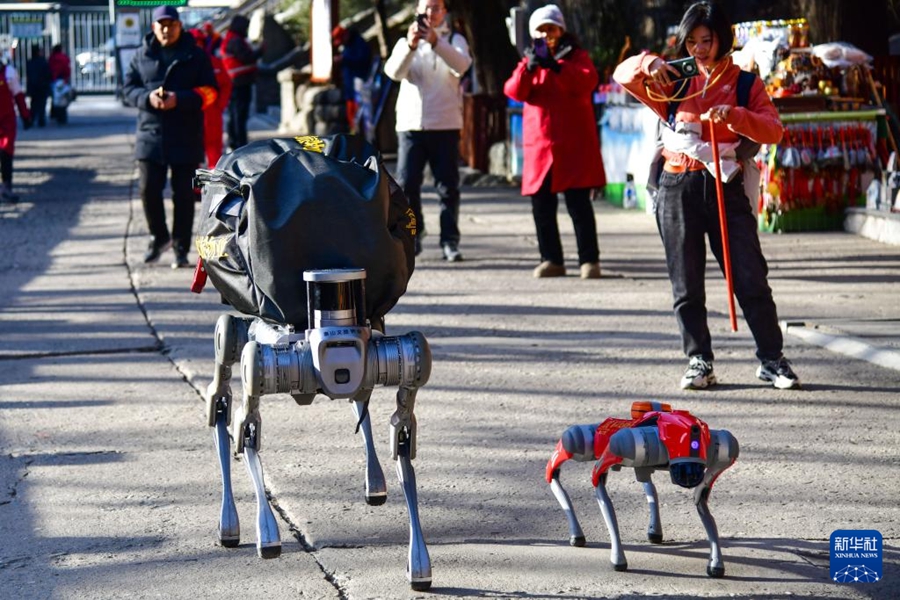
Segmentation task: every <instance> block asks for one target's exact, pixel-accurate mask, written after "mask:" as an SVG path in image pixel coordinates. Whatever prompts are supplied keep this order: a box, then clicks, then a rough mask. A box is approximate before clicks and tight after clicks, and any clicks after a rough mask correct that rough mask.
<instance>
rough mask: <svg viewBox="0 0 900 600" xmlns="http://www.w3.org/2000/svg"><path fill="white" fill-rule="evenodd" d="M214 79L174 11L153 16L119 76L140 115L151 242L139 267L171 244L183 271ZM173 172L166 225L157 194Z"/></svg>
mask: <svg viewBox="0 0 900 600" xmlns="http://www.w3.org/2000/svg"><path fill="white" fill-rule="evenodd" d="M217 89H218V88H217V87H216V76H215V74H214V72H213V68H212V65H211V64H210V62H209V57H207V55H206V53H205V52H204V51H203V50H202V49H201V48H198V47H197V45H196V43H195V42H194V39H193V38H192V37H191V35H190V34H188V33H185V32H183V31H182V25H181V21H180V19H179V16H178V11H177V10H176V9H175V8H174V7H172V6H160V7H157V8H156V9H155V10H154V11H153V33H151V34H149V35H148V36H147V37H146V38H145V39H144V44H143V46H142V47H141V48H140V49H139V50H138V51H137V52H136V53H135V55H134V58H133V59H132V60H131V65H130V66H129V68H128V72H127V74H126V75H125V83H124V86H123V92H124V94H125V101H126V102H127V103H128V104H130V105H131V106H136V107H137V108H138V109H140V112H139V113H138V125H137V134H136V140H135V149H134V153H135V158H136V159H137V161H138V165H139V170H140V193H141V201H142V202H143V204H144V216H145V217H146V218H147V227H148V228H149V230H150V236H151V237H150V243H149V245H148V246H147V252H146V254H144V262H145V263H152V262H156V261H157V260H159V257H160V255H161V254H162V253H163V252H164V251H165V250H167V249H168V248H169V247H170V246H172V244H173V242H174V248H175V262H173V263H172V268H173V269H174V268H178V267H187V266H189V263H188V259H187V254H188V248H189V247H190V244H191V237H192V235H193V227H194V202H195V201H196V197H195V194H194V186H193V182H192V180H193V177H194V171H195V170H196V169H197V166H198V165H200V164H201V163H202V162H203V109H204V108H205V107H207V106H209V105H211V104H212V103H213V102H215V100H216V95H217ZM168 169H171V171H172V202H173V204H174V217H173V219H172V233H171V235H170V234H169V229H168V228H167V226H166V211H165V206H164V204H163V191H164V190H165V187H166V174H167V171H168Z"/></svg>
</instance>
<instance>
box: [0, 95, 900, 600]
mask: <svg viewBox="0 0 900 600" xmlns="http://www.w3.org/2000/svg"><path fill="white" fill-rule="evenodd" d="M133 123H134V121H133V112H131V111H128V110H124V109H122V108H121V107H119V106H118V105H116V104H115V102H112V101H106V100H104V99H96V98H79V100H78V102H77V103H76V104H75V105H74V106H73V111H72V121H71V125H70V126H69V127H67V128H56V127H49V128H47V129H43V130H32V131H29V132H26V133H25V134H24V135H22V137H21V140H20V143H19V153H18V156H17V161H16V182H17V188H18V189H19V191H20V192H21V193H22V196H23V201H22V203H21V204H20V205H18V206H14V207H13V206H6V205H4V206H2V207H0V285H2V289H3V290H4V293H3V294H2V296H0V339H2V345H0V539H3V540H4V543H3V545H2V546H0V580H2V581H3V586H2V588H3V589H4V592H3V594H2V595H3V596H4V597H6V596H7V595H9V597H14V598H157V597H164V598H192V599H196V598H231V597H245V596H248V595H259V596H265V597H268V598H276V599H281V598H297V597H303V598H353V599H355V598H409V597H431V596H448V597H456V598H485V597H487V598H528V599H532V598H557V597H561V598H637V597H644V596H658V597H666V598H691V597H712V598H726V597H740V598H784V597H788V596H795V597H815V598H896V597H900V584H898V578H900V552H898V548H897V541H898V538H900V509H898V506H897V500H896V498H897V496H898V492H900V483H898V481H897V477H896V472H897V467H898V461H897V456H896V448H897V447H898V442H900V434H898V431H897V427H896V426H895V423H896V422H897V414H898V408H900V405H898V400H897V397H898V391H900V386H898V383H897V382H898V376H897V368H898V367H897V364H896V363H895V362H892V361H896V356H897V352H898V350H900V347H898V340H900V329H898V327H897V325H898V322H900V307H898V298H900V281H898V278H897V269H898V267H900V256H898V251H897V249H896V248H895V247H892V246H887V245H883V244H880V243H878V242H874V241H872V240H869V239H865V238H862V237H859V236H855V235H850V234H845V233H839V232H835V233H816V234H793V235H777V236H764V237H763V245H764V251H765V253H766V256H767V258H768V260H769V264H770V271H771V279H770V283H771V285H772V287H773V289H774V292H775V298H776V302H777V303H778V307H779V313H780V317H781V318H782V319H783V320H784V322H785V324H786V328H787V332H788V335H787V336H786V354H787V355H788V356H789V357H790V358H791V359H792V360H793V361H794V365H795V367H796V369H797V371H798V373H799V374H800V376H801V378H802V379H803V381H804V389H803V390H795V391H776V390H773V389H771V388H768V387H766V386H764V385H763V384H762V383H761V382H759V381H758V380H756V378H755V376H754V371H755V367H756V363H755V362H754V360H753V347H754V346H753V341H752V338H751V337H750V335H749V333H748V331H747V328H746V325H745V323H744V322H743V321H742V320H739V331H738V332H737V333H730V332H729V331H728V317H727V309H726V306H727V305H726V302H725V296H724V284H723V282H722V280H721V276H719V275H717V274H716V273H714V272H713V270H712V269H710V274H709V277H708V281H709V289H708V296H709V298H708V306H709V308H710V325H711V328H712V332H713V337H714V344H715V350H716V354H717V360H716V370H717V373H718V376H719V378H720V381H721V383H720V385H719V386H718V387H717V388H715V389H714V390H712V391H708V392H694V393H690V392H682V391H680V390H679V389H678V387H677V382H678V379H679V377H680V375H681V372H682V370H683V368H684V366H685V360H684V358H683V357H682V356H681V353H680V350H679V345H680V344H679V340H678V335H677V331H676V326H675V321H674V318H673V317H672V314H671V293H670V290H669V284H668V280H667V277H666V273H665V266H664V263H663V260H662V251H661V248H660V244H659V241H658V237H657V234H656V231H655V227H654V225H653V223H652V220H651V219H650V218H649V217H648V216H647V215H645V214H642V213H637V212H627V211H623V210H620V209H616V208H612V207H610V206H608V205H605V204H603V203H598V204H597V205H596V210H597V216H598V225H599V229H600V245H601V253H602V256H601V261H602V264H603V270H604V277H603V278H602V279H600V280H598V281H583V280H580V279H578V278H577V277H575V276H573V275H570V276H569V277H566V278H561V279H551V280H536V279H533V278H532V277H531V274H530V271H531V269H532V268H533V266H534V265H535V264H536V262H537V255H536V243H535V240H534V233H533V224H532V222H531V216H530V211H529V205H528V203H527V201H525V200H523V199H522V198H521V197H520V196H519V195H518V193H517V191H516V190H515V189H512V188H504V187H499V188H498V187H470V188H467V189H466V190H465V191H464V204H463V208H462V222H461V229H462V232H463V244H462V250H463V252H464V253H465V255H466V258H467V260H466V261H465V262H463V263H460V264H448V263H445V262H444V261H442V260H441V259H440V251H439V249H438V247H437V239H436V238H437V235H436V233H437V232H436V231H435V230H434V228H435V227H436V226H437V210H436V201H435V197H434V195H428V196H427V197H426V207H425V218H426V224H427V225H428V227H429V228H431V229H432V232H433V234H432V235H431V236H429V237H428V238H426V239H425V252H424V253H423V255H422V256H421V257H420V260H419V261H418V263H417V267H416V272H415V274H414V275H413V277H412V279H411V281H410V286H409V291H408V292H407V294H406V295H405V296H404V297H403V298H402V299H401V300H400V302H399V303H398V305H397V307H396V308H395V309H394V310H393V311H392V312H391V314H390V315H389V317H388V331H389V333H401V332H405V331H409V330H413V329H417V330H420V331H422V332H423V333H424V334H425V336H426V337H427V338H428V340H429V342H430V344H431V347H432V351H433V354H434V369H433V374H432V378H431V380H430V382H429V384H428V386H426V387H425V388H424V389H423V390H422V391H421V392H420V393H419V402H418V403H417V416H418V423H419V448H418V450H419V451H418V457H417V459H416V461H415V467H416V472H417V477H418V483H419V498H420V510H421V516H422V525H423V528H424V531H425V535H426V538H427V540H428V542H429V549H430V552H431V558H432V562H433V565H434V585H433V588H432V591H431V592H430V593H428V594H421V593H420V594H415V593H412V592H410V591H409V590H408V587H407V585H406V583H405V579H404V576H403V569H404V564H405V555H406V542H407V535H408V534H407V527H406V511H405V506H404V504H403V501H402V494H400V492H399V487H398V485H397V484H396V482H395V481H394V480H392V478H390V477H389V479H388V489H389V498H388V502H387V504H386V505H384V506H381V507H370V506H367V505H366V504H365V503H364V502H363V501H362V484H363V481H362V469H363V467H364V462H363V454H362V450H361V445H362V444H361V440H359V439H355V438H354V436H353V425H354V419H353V416H352V413H351V411H350V410H349V407H347V406H345V405H344V403H343V402H337V403H336V402H329V401H328V400H327V399H324V398H320V399H317V400H316V402H315V403H314V404H313V405H312V406H310V407H297V406H296V405H295V404H294V402H292V401H291V400H290V398H287V397H282V396H271V397H269V396H267V397H265V398H263V401H262V415H263V420H264V422H265V428H264V442H263V450H262V453H261V456H262V460H263V463H264V466H265V468H266V479H267V486H268V488H269V493H270V495H271V497H272V498H273V500H274V501H275V502H276V504H277V506H278V510H279V518H280V527H281V533H282V538H283V541H284V552H283V554H282V556H281V558H279V559H277V560H269V561H263V560H260V559H258V558H256V553H255V548H254V547H253V542H254V539H255V538H254V531H253V526H252V524H253V520H254V519H253V513H254V508H253V507H254V503H253V496H252V488H251V486H250V484H249V481H248V478H247V477H246V476H245V475H244V473H243V468H242V467H240V465H239V463H238V464H235V465H234V484H235V492H236V499H237V502H238V509H239V511H240V514H241V517H242V521H243V523H244V532H243V543H242V545H241V546H240V547H239V548H237V549H233V550H226V549H224V548H221V547H219V546H218V545H217V544H216V543H215V522H216V518H217V515H218V504H219V489H220V481H219V475H218V467H217V465H216V459H215V452H214V447H213V442H212V435H211V431H210V429H209V428H208V427H207V426H206V423H205V414H204V406H203V402H202V398H201V392H202V390H203V389H205V387H206V385H207V383H208V382H209V381H210V378H211V376H212V370H213V369H212V367H213V365H212V358H213V351H212V332H213V328H214V324H215V320H216V318H217V316H218V314H220V313H221V312H222V311H223V307H222V306H221V305H220V304H219V302H218V295H217V293H216V292H215V290H214V289H212V288H211V287H208V288H207V290H206V291H204V293H202V294H200V295H194V294H191V293H190V292H188V291H187V288H188V285H189V282H190V277H191V273H190V272H189V271H188V270H172V269H170V268H169V266H168V261H169V260H170V257H169V256H166V257H164V258H163V262H162V263H161V264H158V265H150V266H145V265H143V264H142V263H141V260H140V259H141V255H142V253H143V250H144V247H145V244H146V230H145V227H144V220H143V216H142V214H141V208H140V202H139V200H138V199H137V197H136V186H135V180H134V169H133V164H132V162H131V159H130V152H131V151H130V143H131V139H132V131H133ZM261 125H262V123H260V122H257V131H256V132H255V135H256V136H257V137H261V136H267V135H271V133H270V132H269V131H266V130H265V129H264V128H260V126H261ZM560 224H561V229H562V231H563V232H564V246H565V248H566V250H567V252H568V253H569V254H570V255H571V254H573V253H574V240H573V236H572V234H571V225H570V223H569V220H568V217H567V216H566V215H565V214H564V213H561V214H560ZM568 266H569V267H570V269H571V271H572V273H575V272H576V267H577V265H575V264H574V261H570V263H569V265H568ZM237 385H238V382H237V381H235V386H237ZM650 399H655V400H661V401H663V402H669V403H672V404H673V405H674V407H675V408H683V409H688V410H691V411H693V412H694V413H695V414H697V415H698V416H700V417H701V418H703V419H704V420H706V421H707V422H708V423H709V424H710V426H711V427H713V428H726V429H729V430H730V431H731V432H732V433H734V435H735V436H736V437H737V438H738V440H739V441H740V443H741V457H740V458H739V460H738V462H737V463H736V464H735V466H734V467H733V468H732V469H730V470H728V471H727V472H725V474H724V475H722V477H721V478H720V479H719V481H718V482H717V484H716V487H715V489H714V491H713V494H712V497H711V503H710V505H711V509H712V512H713V514H714V515H715V517H716V519H717V522H718V527H719V531H720V534H721V536H722V539H723V553H724V557H725V563H726V576H725V578H724V579H720V580H713V579H709V578H708V577H706V575H705V564H706V556H707V554H708V544H707V542H706V538H705V534H704V532H703V528H702V526H701V524H700V522H699V519H698V518H697V516H696V514H695V512H694V510H693V508H692V506H691V503H690V493H689V492H688V491H686V490H683V489H680V488H676V487H675V486H673V485H671V483H670V482H668V481H667V479H668V478H667V477H666V476H665V474H658V475H657V476H656V478H655V479H656V481H657V484H658V488H659V492H660V501H661V510H662V519H663V524H664V528H665V537H666V543H664V544H662V545H659V546H657V545H653V546H651V545H649V544H647V543H646V542H645V533H644V532H645V528H646V506H645V502H644V498H643V493H642V491H641V489H640V487H639V486H637V485H636V484H635V483H634V482H633V478H632V477H631V475H630V474H629V473H627V472H623V473H620V474H617V475H616V474H614V475H612V476H611V478H610V485H609V489H610V494H611V496H612V497H613V499H614V501H615V502H616V509H617V513H618V519H619V524H620V527H621V531H622V537H623V543H624V547H625V551H626V553H627V555H628V560H629V571H627V572H622V573H618V572H614V571H612V570H611V569H610V567H609V564H608V560H609V546H608V535H607V533H606V530H605V527H604V525H603V520H602V518H601V516H600V514H599V510H598V509H597V505H596V502H595V500H594V498H593V494H592V489H591V487H590V484H589V476H590V468H589V466H587V465H583V464H571V463H569V464H567V465H566V466H565V467H564V468H563V477H564V482H565V484H566V486H567V489H568V490H569V492H570V494H571V496H572V499H573V502H574V503H575V507H576V510H577V511H578V513H579V517H580V520H581V523H582V526H583V527H584V529H585V533H586V535H587V539H588V545H587V547H585V548H571V547H569V546H568V543H567V537H568V536H567V531H566V526H565V519H564V516H563V514H562V511H561V510H560V509H559V506H558V505H557V503H556V501H555V499H554V498H553V496H552V494H551V493H550V491H549V489H548V486H547V485H546V483H545V482H544V481H543V473H544V467H545V464H546V461H547V459H548V458H549V456H550V454H551V453H552V451H553V447H554V445H555V443H556V440H557V439H558V437H559V435H560V434H561V433H562V431H563V430H564V429H565V428H566V427H568V426H569V425H572V424H576V423H596V422H599V421H601V420H602V419H604V418H606V417H607V416H625V415H627V414H628V412H629V407H630V404H631V402H632V401H635V400H650ZM392 411H393V400H392V395H391V394H390V392H389V391H387V390H385V391H376V393H375V395H374V397H373V402H372V405H371V413H372V418H373V426H374V428H375V433H376V438H377V440H378V448H379V451H380V453H381V457H380V458H381V462H382V465H383V466H384V467H385V470H386V472H387V474H388V475H389V476H390V473H391V471H392V470H393V469H391V468H390V467H391V465H390V464H389V463H390V459H389V458H388V456H387V448H386V441H387V436H386V430H387V422H388V418H389V416H390V414H391V412H392ZM837 529H876V530H878V531H880V532H881V533H882V535H883V536H884V539H885V545H886V550H885V555H884V573H883V579H882V581H880V582H879V583H876V584H867V585H861V584H860V585H838V584H835V583H832V582H830V580H829V571H828V566H829V543H828V540H829V536H830V534H831V532H832V531H834V530H837ZM6 590H12V592H7V591H6Z"/></svg>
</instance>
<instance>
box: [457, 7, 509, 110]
mask: <svg viewBox="0 0 900 600" xmlns="http://www.w3.org/2000/svg"><path fill="white" fill-rule="evenodd" d="M453 13H454V14H453V16H454V18H455V19H457V20H458V21H459V25H461V30H462V33H463V34H464V35H465V36H466V41H467V42H468V43H469V49H470V52H471V54H472V56H473V57H477V60H476V61H475V65H474V66H475V77H476V78H477V79H478V85H479V87H480V89H481V90H482V91H483V92H484V93H486V94H489V95H491V96H498V95H502V94H503V82H504V81H506V80H507V78H508V77H509V76H510V75H511V74H512V71H513V69H514V68H515V66H516V62H517V61H518V55H517V54H516V51H515V49H514V48H513V46H512V44H511V43H510V42H509V32H508V31H507V30H506V17H508V16H509V11H508V9H506V8H504V3H503V2H483V1H480V0H456V1H455V2H454V3H453Z"/></svg>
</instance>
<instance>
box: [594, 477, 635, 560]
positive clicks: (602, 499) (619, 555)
mask: <svg viewBox="0 0 900 600" xmlns="http://www.w3.org/2000/svg"><path fill="white" fill-rule="evenodd" d="M607 476H608V473H604V474H603V475H601V476H600V481H599V483H598V484H597V502H598V503H599V504H600V512H602V513H603V520H604V521H606V528H607V529H608V530H609V561H610V562H611V563H612V566H613V569H615V570H616V571H626V570H628V561H627V560H625V552H624V550H622V539H621V538H620V537H619V522H618V521H617V520H616V509H614V508H613V504H612V500H610V499H609V494H607V493H606V478H607Z"/></svg>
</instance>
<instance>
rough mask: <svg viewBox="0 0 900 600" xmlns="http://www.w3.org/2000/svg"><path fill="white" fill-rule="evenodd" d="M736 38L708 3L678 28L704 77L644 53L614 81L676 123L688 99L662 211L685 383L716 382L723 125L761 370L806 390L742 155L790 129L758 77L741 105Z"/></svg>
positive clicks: (667, 136)
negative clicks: (739, 149) (710, 270)
mask: <svg viewBox="0 0 900 600" xmlns="http://www.w3.org/2000/svg"><path fill="white" fill-rule="evenodd" d="M733 43H734V34H733V32H732V29H731V23H729V22H728V19H727V18H726V17H725V15H724V14H723V13H722V11H721V9H720V8H719V7H717V6H716V5H714V4H711V3H709V2H698V3H696V4H693V5H692V6H691V7H690V8H688V10H687V11H686V12H685V14H684V17H683V18H682V20H681V24H680V25H679V27H678V48H679V50H680V52H681V55H682V56H690V57H692V58H693V59H694V60H695V61H696V67H697V68H696V70H697V75H696V76H694V77H689V78H686V79H679V75H680V73H679V70H678V69H676V68H674V67H673V66H672V65H671V64H669V63H666V62H665V61H664V60H663V59H661V58H660V57H658V56H655V55H653V54H650V53H648V52H643V53H641V54H639V55H637V56H633V57H631V58H629V59H627V60H625V61H623V62H622V63H621V64H620V65H619V66H618V67H617V68H616V70H615V73H614V74H613V79H615V80H616V81H617V82H619V83H620V84H622V86H624V87H625V89H626V90H627V91H628V92H629V93H630V94H631V95H632V96H634V97H635V98H637V99H638V100H640V101H641V102H642V103H644V104H645V105H647V106H648V107H650V108H651V109H652V110H653V111H654V112H656V114H658V115H659V116H660V118H661V119H663V120H664V121H667V122H669V121H670V117H669V112H670V111H669V109H670V102H671V101H672V99H674V98H678V100H677V102H678V104H677V109H676V110H675V111H674V118H672V119H671V122H669V126H670V127H669V129H668V130H666V129H665V128H664V132H663V144H664V148H663V157H664V158H665V163H664V166H663V169H662V172H661V174H660V178H659V188H658V189H659V191H658V193H657V196H656V207H655V211H656V223H657V227H658V228H659V232H660V236H661V237H662V241H663V246H664V247H665V252H666V264H667V266H668V270H669V279H670V281H671V283H672V294H673V296H674V307H675V317H676V319H677V320H678V325H679V327H680V329H681V338H682V342H683V346H684V352H685V354H686V355H687V356H688V358H689V364H688V368H687V370H686V371H685V373H684V376H683V377H682V379H681V387H682V388H683V389H704V388H707V387H709V386H712V385H714V384H715V383H716V376H715V374H714V372H713V358H714V356H713V351H712V339H711V337H710V333H709V327H708V325H707V314H706V287H705V286H706V282H705V278H704V277H705V271H706V240H705V237H706V236H708V237H709V245H710V248H711V250H712V252H713V255H714V256H715V257H716V260H717V261H718V262H719V266H720V267H721V268H722V269H723V270H724V265H723V263H722V234H721V232H720V228H719V211H718V204H717V202H716V182H715V175H714V173H715V165H714V164H713V162H712V151H711V148H710V145H709V141H708V140H709V139H710V136H709V128H710V127H715V128H716V139H717V142H718V143H719V150H720V155H721V157H722V159H721V160H720V163H721V164H720V168H721V171H722V183H723V188H724V205H725V210H726V224H727V229H728V240H729V247H730V250H731V261H732V273H733V279H734V282H733V283H734V292H735V295H736V296H737V299H738V302H739V303H740V305H741V309H742V310H743V313H744V318H745V319H746V320H747V325H748V326H749V327H750V331H751V332H752V333H753V338H754V340H755V342H756V356H757V358H758V359H759V361H760V365H759V368H758V369H757V371H756V375H757V377H758V378H759V379H761V380H763V381H767V382H769V383H771V384H772V385H774V386H775V387H776V388H780V389H790V388H795V387H799V386H800V380H799V378H798V377H797V375H796V374H795V373H794V371H793V370H792V368H791V364H790V362H789V361H788V360H787V359H785V358H784V355H783V354H782V347H783V344H784V340H783V337H782V333H781V329H780V327H779V325H778V315H777V312H776V309H775V302H774V300H773V299H772V290H771V288H770V287H769V283H768V280H767V277H768V265H767V264H766V259H765V257H764V256H763V254H762V249H761V247H760V243H759V236H758V234H757V224H756V219H755V217H754V216H753V212H752V208H751V205H750V201H749V200H748V198H747V196H746V194H745V193H744V187H743V179H742V174H741V172H740V165H739V162H738V161H737V160H736V156H735V152H734V150H735V148H736V146H737V145H738V142H739V141H740V139H741V138H742V137H743V138H748V139H750V140H752V141H754V142H757V143H761V144H776V143H778V142H779V141H780V140H781V136H782V133H783V129H782V125H781V121H780V120H779V117H778V111H777V110H776V109H775V107H774V106H773V104H772V101H771V100H770V99H769V97H768V95H767V94H766V90H765V86H764V85H763V83H762V81H761V80H759V79H758V78H757V79H756V80H755V81H754V82H753V86H752V88H751V89H750V95H749V98H748V101H747V105H746V107H741V106H738V105H737V104H738V102H737V87H738V85H737V82H738V76H739V75H740V69H739V68H738V67H737V66H736V65H735V64H734V63H733V62H732V60H731V57H730V56H729V54H730V52H731V49H732V46H733Z"/></svg>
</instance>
